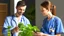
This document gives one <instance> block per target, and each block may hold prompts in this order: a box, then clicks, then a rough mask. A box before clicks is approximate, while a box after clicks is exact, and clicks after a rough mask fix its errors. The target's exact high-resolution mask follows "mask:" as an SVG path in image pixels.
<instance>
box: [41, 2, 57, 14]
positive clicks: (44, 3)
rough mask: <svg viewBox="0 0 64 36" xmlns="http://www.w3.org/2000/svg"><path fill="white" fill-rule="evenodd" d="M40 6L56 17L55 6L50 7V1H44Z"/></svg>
mask: <svg viewBox="0 0 64 36" xmlns="http://www.w3.org/2000/svg"><path fill="white" fill-rule="evenodd" d="M41 6H42V7H44V8H46V9H47V10H50V11H51V12H52V14H53V15H56V6H55V5H52V3H51V2H50V1H44V2H43V3H41Z"/></svg>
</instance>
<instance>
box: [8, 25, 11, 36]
mask: <svg viewBox="0 0 64 36" xmlns="http://www.w3.org/2000/svg"><path fill="white" fill-rule="evenodd" d="M10 28H11V26H8V28H7V30H8V36H11V32H10Z"/></svg>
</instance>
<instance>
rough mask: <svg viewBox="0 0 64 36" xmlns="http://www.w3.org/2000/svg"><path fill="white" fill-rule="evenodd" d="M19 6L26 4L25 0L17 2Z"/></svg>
mask: <svg viewBox="0 0 64 36" xmlns="http://www.w3.org/2000/svg"><path fill="white" fill-rule="evenodd" d="M18 6H26V3H25V1H18V3H17V6H16V7H18Z"/></svg>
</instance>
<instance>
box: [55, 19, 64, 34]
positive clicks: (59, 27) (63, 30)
mask: <svg viewBox="0 0 64 36" xmlns="http://www.w3.org/2000/svg"><path fill="white" fill-rule="evenodd" d="M56 24H57V26H56V34H61V33H64V28H63V23H62V21H61V19H59V20H57V21H56Z"/></svg>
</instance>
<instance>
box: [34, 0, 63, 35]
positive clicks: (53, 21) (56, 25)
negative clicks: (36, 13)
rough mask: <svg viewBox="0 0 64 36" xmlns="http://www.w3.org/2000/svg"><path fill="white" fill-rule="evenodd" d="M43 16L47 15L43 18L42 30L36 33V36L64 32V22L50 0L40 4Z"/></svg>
mask: <svg viewBox="0 0 64 36" xmlns="http://www.w3.org/2000/svg"><path fill="white" fill-rule="evenodd" d="M40 9H41V13H42V14H43V16H47V17H46V18H45V19H44V20H43V25H42V28H41V32H37V33H35V36H61V33H63V32H64V29H63V23H62V21H61V19H60V18H59V17H57V16H55V15H56V6H54V5H52V3H51V2H50V1H44V2H43V3H41V6H40Z"/></svg>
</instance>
